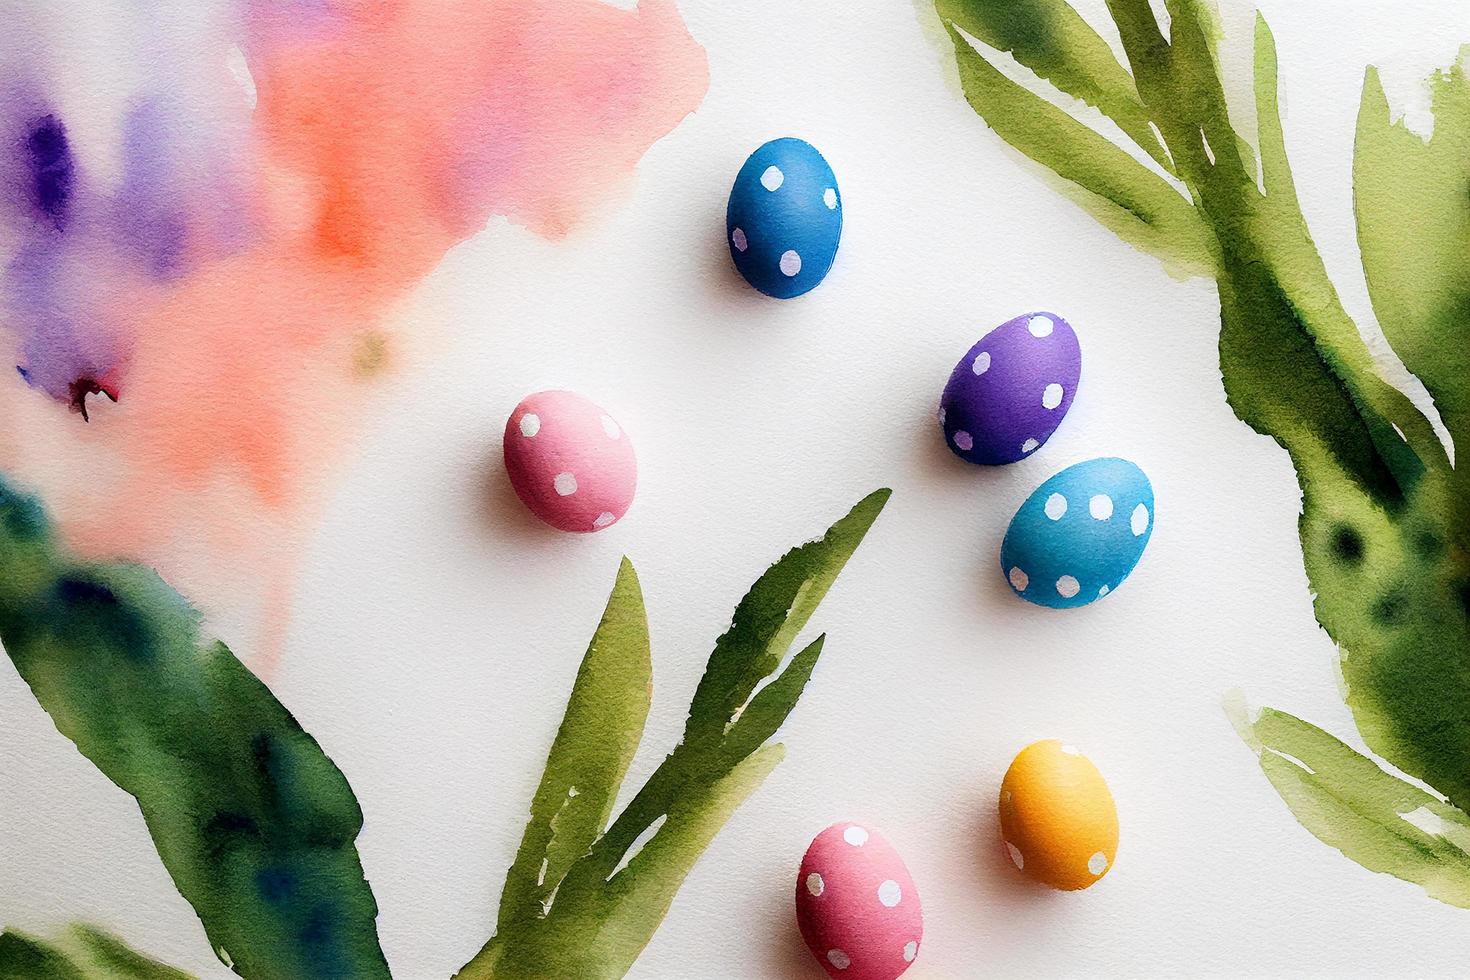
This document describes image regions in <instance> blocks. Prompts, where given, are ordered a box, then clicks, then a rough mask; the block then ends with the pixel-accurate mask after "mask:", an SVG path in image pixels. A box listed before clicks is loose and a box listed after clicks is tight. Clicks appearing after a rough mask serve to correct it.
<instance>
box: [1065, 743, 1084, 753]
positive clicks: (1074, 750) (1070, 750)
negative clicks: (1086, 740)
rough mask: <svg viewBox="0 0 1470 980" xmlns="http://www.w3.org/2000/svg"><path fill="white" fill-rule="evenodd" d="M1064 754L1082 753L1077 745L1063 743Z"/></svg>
mask: <svg viewBox="0 0 1470 980" xmlns="http://www.w3.org/2000/svg"><path fill="white" fill-rule="evenodd" d="M1062 754H1063V755H1081V754H1082V753H1081V752H1080V751H1078V749H1077V746H1075V745H1063V746H1062Z"/></svg>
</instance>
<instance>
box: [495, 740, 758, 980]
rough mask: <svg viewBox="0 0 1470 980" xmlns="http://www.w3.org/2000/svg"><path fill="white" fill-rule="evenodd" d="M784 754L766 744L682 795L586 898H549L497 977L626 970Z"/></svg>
mask: <svg viewBox="0 0 1470 980" xmlns="http://www.w3.org/2000/svg"><path fill="white" fill-rule="evenodd" d="M784 756H785V748H784V747H783V746H781V745H780V744H777V743H773V744H770V745H767V746H765V747H763V748H761V749H760V750H759V751H757V752H756V753H755V754H754V755H751V756H750V757H749V758H747V759H744V760H743V761H741V763H740V764H739V765H737V766H736V767H735V768H734V769H732V770H731V771H730V772H729V773H727V774H726V775H724V776H723V777H721V778H720V779H718V780H716V781H715V782H714V783H712V784H708V785H701V786H697V787H693V788H691V790H690V791H689V792H687V793H685V794H683V795H681V796H680V797H679V798H678V800H677V801H676V802H675V803H674V804H673V806H671V807H670V808H669V812H668V817H667V819H666V820H665V821H664V823H663V825H662V826H661V827H659V828H658V832H657V833H655V834H654V835H653V836H652V837H651V838H650V839H649V840H648V842H647V843H646V844H644V845H643V848H642V849H641V850H639V851H638V852H637V853H636V854H634V855H633V857H632V859H631V860H629V862H628V864H627V866H626V867H625V868H623V869H622V870H620V871H618V872H617V873H616V874H615V875H613V876H612V877H611V878H610V879H609V880H608V881H607V883H606V887H605V888H604V889H603V890H602V891H601V892H599V893H598V894H597V895H596V897H595V898H594V899H593V900H592V901H590V902H589V903H587V904H586V905H581V904H572V903H568V904H567V905H565V906H563V905H562V904H561V903H560V902H557V903H556V904H555V905H553V907H552V912H551V916H550V919H549V920H548V923H547V931H546V933H545V934H544V935H542V936H540V937H539V939H538V942H537V944H536V945H535V947H533V948H532V947H527V948H522V949H515V948H508V949H507V951H506V954H505V959H504V960H503V961H502V963H501V966H500V969H499V970H498V971H497V972H496V974H495V976H496V977H498V978H500V980H507V978H521V977H525V978H539V977H547V976H555V977H577V978H578V980H615V978H618V977H621V976H623V975H624V974H625V973H627V972H628V970H629V969H630V968H631V967H632V965H633V961H634V960H636V959H637V958H638V955H639V954H640V953H642V952H643V949H644V947H646V946H647V945H648V942H649V940H651V939H652V938H653V934H654V932H655V931H656V930H657V929H658V927H659V924H660V923H661V922H663V919H664V916H665V915H666V914H668V911H669V907H670V906H671V905H672V904H673V902H674V896H675V895H676V894H677V893H678V891H679V887H680V886H681V885H682V884H683V883H684V879H685V878H686V877H688V875H689V872H690V871H691V870H692V869H693V867H694V864H695V862H697V861H698V860H699V857H700V855H702V854H703V853H704V851H705V848H707V847H708V846H709V844H710V842H711V841H712V840H714V838H715V835H716V834H717V833H719V831H720V828H721V827H723V826H724V825H725V824H726V823H727V822H728V821H729V819H730V816H731V815H732V814H733V813H734V812H735V810H736V809H737V808H738V807H739V806H740V805H741V804H742V803H744V802H745V801H746V799H748V798H749V797H750V795H751V794H752V793H754V792H755V790H756V788H757V787H759V786H760V784H761V783H762V782H763V781H764V780H765V778H766V776H768V775H770V772H771V770H772V769H774V768H775V767H776V764H777V763H779V762H780V761H781V759H782V758H783V757H784ZM528 954H529V955H528Z"/></svg>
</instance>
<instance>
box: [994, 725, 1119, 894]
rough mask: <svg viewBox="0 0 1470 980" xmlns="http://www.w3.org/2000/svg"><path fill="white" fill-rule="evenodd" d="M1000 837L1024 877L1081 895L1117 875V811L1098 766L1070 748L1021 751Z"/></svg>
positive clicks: (1009, 776)
mask: <svg viewBox="0 0 1470 980" xmlns="http://www.w3.org/2000/svg"><path fill="white" fill-rule="evenodd" d="M1000 833H1001V839H1002V840H1003V841H1004V842H1005V848H1006V851H1007V853H1009V854H1010V858H1011V861H1012V863H1014V864H1015V866H1016V867H1017V868H1018V869H1020V871H1021V873H1022V874H1025V875H1027V876H1029V877H1031V878H1033V879H1035V880H1036V881H1039V882H1041V883H1042V884H1044V885H1049V886H1051V887H1052V888H1058V889H1061V890H1063V891H1077V890H1080V889H1083V888H1089V887H1091V886H1092V885H1094V884H1096V883H1097V882H1099V881H1101V880H1102V877H1103V875H1105V874H1107V873H1108V872H1109V871H1110V870H1111V869H1112V867H1113V858H1114V857H1115V856H1116V855H1117V853H1118V808H1117V805H1116V804H1115V803H1114V802H1113V794H1112V792H1111V791H1110V790H1109V789H1108V784H1107V781H1106V780H1104V779H1103V777H1102V773H1100V772H1098V770H1097V766H1094V765H1093V764H1092V762H1091V761H1090V760H1089V759H1088V758H1087V757H1086V756H1084V755H1083V754H1082V753H1080V752H1078V751H1077V750H1076V749H1075V748H1073V747H1072V746H1070V745H1066V744H1063V743H1062V742H1059V741H1057V740H1055V739H1048V740H1046V741H1042V742H1036V743H1034V744H1032V745H1028V746H1027V747H1026V748H1024V749H1022V750H1021V752H1020V754H1019V755H1017V756H1016V758H1015V760H1014V761H1013V762H1012V763H1011V767H1010V769H1008V770H1007V771H1006V775H1005V779H1004V780H1003V781H1002V782H1001V784H1000Z"/></svg>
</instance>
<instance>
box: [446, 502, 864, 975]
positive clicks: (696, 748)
mask: <svg viewBox="0 0 1470 980" xmlns="http://www.w3.org/2000/svg"><path fill="white" fill-rule="evenodd" d="M889 496H890V491H888V490H886V489H884V490H878V491H875V492H874V493H871V494H869V495H868V496H867V497H865V498H864V499H863V500H862V501H860V502H859V503H858V504H857V506H855V507H854V508H853V509H852V510H851V511H850V512H849V513H848V514H847V515H846V516H845V517H843V518H842V519H841V520H839V521H838V522H837V523H836V524H834V525H833V526H832V527H831V528H830V529H829V530H828V531H827V533H826V535H824V536H823V537H822V538H821V539H820V540H818V541H814V542H811V543H809V544H806V545H802V546H801V547H798V548H795V549H792V550H791V551H790V552H788V553H787V554H786V555H785V556H784V557H782V558H781V559H780V560H779V561H778V562H776V564H775V565H773V566H772V567H771V568H770V569H768V570H767V571H766V573H765V574H763V575H762V576H761V577H760V579H759V580H757V582H756V584H755V585H754V586H753V587H752V588H751V590H750V591H749V592H748V593H747V594H746V595H745V597H744V598H743V599H742V600H741V601H740V604H739V605H738V607H737V608H736V611H735V615H734V617H733V622H732V625H731V628H730V629H729V631H727V632H726V633H725V635H724V636H722V637H721V638H720V640H719V641H718V643H717V644H716V647H715V651H714V653H712V654H711V656H710V662H709V665H708V666H707V668H706V670H705V674H704V677H703V678H702V679H701V681H700V685H699V689H698V691H697V692H696V694H695V701H694V705H692V706H691V708H690V720H689V724H688V725H687V726H686V729H685V731H686V738H685V740H684V741H682V742H681V743H680V744H679V745H678V747H676V748H675V750H674V751H673V752H672V753H670V754H669V756H668V757H667V758H665V759H664V761H663V763H662V764H661V765H659V767H658V768H657V769H655V770H654V772H653V775H652V776H650V777H649V779H648V781H647V782H646V783H645V784H644V785H643V786H642V788H640V789H639V790H638V792H637V793H635V794H634V796H633V799H632V800H631V801H630V802H629V803H628V805H627V806H626V807H625V808H624V809H623V812H622V813H620V814H618V817H617V819H616V820H614V821H613V823H612V826H611V827H609V828H608V830H607V832H606V833H605V834H603V835H602V836H601V837H600V838H598V839H597V840H596V841H595V842H594V843H593V844H592V846H591V848H590V849H589V850H588V851H587V853H586V854H584V855H582V856H581V857H579V858H577V859H576V860H574V861H573V862H572V864H571V867H570V869H569V870H568V871H567V873H566V874H565V875H564V876H563V877H562V878H561V880H560V882H559V883H558V884H557V885H555V886H554V888H553V889H552V891H551V892H550V893H548V894H546V896H545V898H544V899H543V901H546V902H549V910H548V911H547V913H546V914H545V916H544V917H539V916H532V917H529V918H525V919H519V920H515V921H513V922H512V923H511V928H510V930H509V931H506V930H505V926H504V925H502V929H501V931H500V932H499V933H497V935H496V936H495V937H494V938H492V939H491V941H490V942H489V943H487V944H486V945H485V946H484V948H483V949H481V950H480V952H479V953H478V954H477V955H476V956H475V957H474V958H473V959H472V960H471V961H470V962H469V963H467V964H466V965H465V967H464V969H463V970H461V971H460V973H459V974H458V976H459V978H460V980H490V978H496V980H520V978H527V980H530V978H541V977H547V976H554V977H577V978H579V980H581V978H593V980H595V978H601V977H619V976H622V974H623V973H624V972H625V971H626V970H627V969H628V967H629V966H630V965H631V964H632V962H633V960H634V958H635V957H637V955H638V953H639V952H640V951H641V950H642V949H643V947H644V946H645V945H646V944H647V943H648V941H649V939H650V938H651V937H652V936H653V933H654V930H655V929H656V928H657V927H658V924H659V922H660V921H661V920H662V919H663V916H664V913H665V912H666V911H667V910H668V907H669V904H670V903H671V902H672V901H673V898H674V894H675V892H677V891H678V888H679V885H680V883H681V882H683V880H684V877H685V876H686V875H687V874H688V873H689V869H690V868H691V867H692V866H693V865H694V862H695V860H696V859H697V858H698V857H699V855H700V854H701V853H702V852H703V850H704V848H705V846H706V845H707V844H708V843H709V841H710V840H711V839H712V838H713V837H714V835H715V834H716V833H717V832H718V830H719V828H720V826H721V825H723V824H724V822H725V821H726V820H727V819H728V818H729V816H730V814H731V813H732V812H734V810H735V808H736V807H737V806H739V805H740V803H741V802H742V801H743V800H744V799H745V797H746V796H748V795H749V794H750V793H751V792H752V791H754V789H755V787H756V786H757V785H759V783H760V781H761V780H762V779H764V778H765V776H766V774H767V773H768V772H769V771H770V769H771V767H773V766H774V765H775V764H776V763H777V761H779V759H780V757H781V751H782V750H781V747H780V746H779V745H770V744H764V743H766V740H767V739H768V738H770V737H771V735H772V734H774V733H775V732H776V730H777V729H778V728H779V727H780V726H781V724H782V723H783V722H784V721H785V720H786V718H787V716H788V715H789V714H790V712H791V710H792V709H793V707H795V704H796V702H797V700H798V699H799V698H800V696H801V693H802V691H803V690H804V689H805V686H806V684H807V681H808V680H809V679H810V678H811V674H812V670H813V668H814V667H815V666H816V663H817V660H818V658H819V657H820V655H821V651H822V646H823V643H824V641H825V639H826V638H825V636H819V637H818V638H817V639H816V640H814V641H813V642H812V643H810V644H809V645H808V646H807V647H806V648H805V649H803V650H802V651H801V652H799V653H797V654H796V655H795V656H794V657H792V658H791V661H790V663H789V664H788V665H787V666H786V668H785V669H784V670H782V671H781V673H780V675H779V676H777V677H776V678H775V679H774V680H772V681H770V682H769V683H767V684H765V685H764V686H763V687H760V688H759V689H758V690H756V688H757V686H758V685H759V684H760V682H761V681H762V680H763V679H764V678H766V677H767V676H769V675H770V674H771V673H772V672H774V671H775V670H776V669H777V668H778V667H780V665H781V661H782V660H783V659H784V658H785V654H786V652H787V651H788V650H789V649H790V647H791V645H792V642H793V641H794V639H795V637H796V635H797V634H798V633H799V632H800V631H801V629H802V628H803V627H804V626H805V625H806V623H807V622H808V621H809V620H810V619H811V616H812V614H813V613H814V612H815V611H816V608H817V605H818V604H819V603H820V602H821V600H822V598H823V597H824V596H825V595H826V594H827V592H828V590H829V589H830V588H831V587H832V584H833V582H834V581H835V579H836V578H837V575H838V574H839V573H840V572H841V571H842V568H843V566H844V565H846V563H847V561H848V559H849V558H851V557H852V554H853V552H854V550H856V548H857V546H858V545H859V544H860V543H861V541H862V539H863V537H864V536H865V535H866V534H867V532H868V529H869V528H870V527H871V526H872V524H873V521H874V520H875V519H876V518H877V516H878V514H879V512H880V511H881V510H882V509H883V506H884V504H885V503H886V502H887V501H888V498H889ZM629 574H630V576H631V570H630V572H629ZM615 596H616V592H615ZM612 608H613V607H612V604H611V603H610V604H609V615H611V614H612V613H611V610H612ZM639 612H640V616H639V617H638V618H639V619H640V620H641V606H640V607H639ZM623 618H631V613H625V614H624V617H623ZM604 622H605V624H606V620H605V621H604ZM596 647H597V643H596V642H594V648H596ZM591 655H592V654H591V652H589V657H590V656H591ZM579 683H580V681H579ZM621 683H622V685H623V689H625V690H626V687H627V686H628V685H630V684H631V681H628V680H627V679H624V680H623V681H622V682H621ZM616 689H617V685H614V686H613V687H610V688H608V690H607V696H608V697H610V698H611V697H616V696H617V695H616ZM752 692H754V693H753V694H752ZM580 697H581V695H579V694H574V695H573V698H574V700H577V699H578V698H580ZM641 697H642V700H641V701H640V702H639V704H640V707H639V708H638V717H639V718H640V719H641V718H642V714H643V712H645V711H646V710H647V700H646V693H645V694H643V695H641ZM591 727H595V726H591V725H589V724H588V722H587V721H586V720H585V719H579V720H574V719H573V718H572V717H571V715H570V712H569V715H568V718H567V720H566V721H565V722H564V723H563V734H564V735H566V736H567V737H568V738H569V739H570V738H571V737H572V735H570V734H568V733H576V734H577V735H579V736H580V737H583V738H590V737H593V733H592V732H589V731H587V729H588V728H591ZM561 737H562V736H558V740H559V741H560V739H561ZM569 744H570V743H569ZM591 751H592V750H591V749H590V748H589V749H588V750H587V752H588V753H589V754H588V755H587V758H588V759H589V760H590V758H591V755H590V753H591ZM630 751H631V750H630ZM556 755H557V751H556V750H555V749H553V756H556ZM614 764H615V765H619V766H625V765H626V762H625V761H622V755H621V754H620V753H619V754H617V756H616V759H615V760H614ZM621 772H622V770H621V768H620V769H619V771H618V776H619V778H620V777H621ZM617 781H618V780H617V779H614V780H613V782H612V787H613V789H614V790H615V788H616V784H617ZM564 782H565V780H558V781H557V782H556V784H555V786H553V787H552V789H551V790H550V791H548V792H547V794H546V796H545V800H546V801H547V803H548V805H549V804H550V803H551V802H556V803H557V804H558V805H559V804H560V799H561V793H562V792H563V791H562V790H561V789H560V787H561V786H562V784H563V783H564ZM546 785H547V784H546V782H545V781H543V787H545V786H546ZM540 800H541V796H540V794H538V802H539V801H540ZM542 812H544V810H543V811H542ZM602 817H605V812H604V813H603V814H602ZM537 819H539V818H537ZM600 819H601V818H599V825H600ZM535 823H536V820H533V824H535ZM544 836H545V834H544V832H541V833H540V834H539V835H538V839H539V838H540V837H544ZM645 839H646V840H647V843H646V844H643V846H642V847H641V848H640V847H639V845H640V842H643V841H644V840H645ZM528 840H529V837H528ZM523 852H524V853H525V854H526V855H528V857H526V858H525V859H524V860H522V859H518V860H517V866H518V869H519V870H516V869H513V872H512V873H513V875H519V876H522V878H523V877H524V870H525V868H527V867H529V866H530V865H531V859H532V858H534V855H535V852H536V845H534V844H533V845H532V846H531V847H530V849H529V850H527V848H526V846H525V845H523ZM568 853H570V851H569V852H568ZM545 883H546V884H550V883H551V876H550V875H548V876H547V878H546V882H545ZM537 885H538V887H539V886H540V885H541V882H540V881H539V880H538V881H537ZM507 891H508V892H509V891H510V888H509V886H508V889H507ZM516 891H517V893H518V894H526V893H527V886H526V885H525V884H524V881H522V883H521V884H519V885H517V886H516ZM518 901H519V900H518Z"/></svg>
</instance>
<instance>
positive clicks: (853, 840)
mask: <svg viewBox="0 0 1470 980" xmlns="http://www.w3.org/2000/svg"><path fill="white" fill-rule="evenodd" d="M842 839H843V840H845V841H847V842H848V843H849V844H851V845H852V846H853V847H862V846H863V845H864V844H866V843H867V842H868V832H867V831H866V830H864V829H863V828H861V827H859V826H858V825H857V824H853V825H852V826H850V827H848V828H847V829H846V830H844V831H843V832H842Z"/></svg>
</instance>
